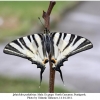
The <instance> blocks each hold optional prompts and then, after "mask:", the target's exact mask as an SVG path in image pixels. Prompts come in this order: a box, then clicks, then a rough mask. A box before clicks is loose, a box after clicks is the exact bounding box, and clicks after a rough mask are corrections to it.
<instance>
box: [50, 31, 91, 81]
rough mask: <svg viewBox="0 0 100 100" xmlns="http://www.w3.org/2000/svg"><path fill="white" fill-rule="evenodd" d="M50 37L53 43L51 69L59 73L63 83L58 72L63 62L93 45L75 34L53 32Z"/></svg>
mask: <svg viewBox="0 0 100 100" xmlns="http://www.w3.org/2000/svg"><path fill="white" fill-rule="evenodd" d="M50 37H51V40H52V43H53V44H52V47H53V50H52V51H53V52H52V57H51V61H52V63H53V68H54V69H55V70H57V71H59V72H60V75H61V79H62V81H63V77H62V73H61V70H60V67H61V66H63V62H64V61H66V60H67V59H68V57H70V56H72V55H74V54H76V53H79V52H82V51H84V50H87V49H90V48H92V47H93V45H92V43H91V42H90V41H89V40H88V39H86V38H84V37H81V36H78V35H75V34H68V33H60V32H53V33H51V35H50Z"/></svg>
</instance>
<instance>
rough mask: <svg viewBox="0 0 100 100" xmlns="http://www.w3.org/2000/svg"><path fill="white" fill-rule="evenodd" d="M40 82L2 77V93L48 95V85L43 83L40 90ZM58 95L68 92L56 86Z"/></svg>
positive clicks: (0, 87) (0, 90) (0, 88)
mask: <svg viewBox="0 0 100 100" xmlns="http://www.w3.org/2000/svg"><path fill="white" fill-rule="evenodd" d="M39 84H40V83H39V82H38V81H37V80H32V79H18V78H17V79H12V78H5V77H0V93H2V92H3V93H41V92H43V93H46V92H48V85H47V84H46V83H44V82H42V84H41V87H40V88H39ZM55 92H56V93H67V92H69V91H68V90H66V89H64V88H62V87H60V86H55Z"/></svg>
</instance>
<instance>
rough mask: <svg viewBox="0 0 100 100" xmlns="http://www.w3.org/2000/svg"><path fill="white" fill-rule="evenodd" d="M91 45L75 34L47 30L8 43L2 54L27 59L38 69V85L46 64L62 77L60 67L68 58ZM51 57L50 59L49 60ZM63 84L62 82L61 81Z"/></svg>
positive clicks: (91, 45)
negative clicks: (49, 63) (50, 65)
mask: <svg viewBox="0 0 100 100" xmlns="http://www.w3.org/2000/svg"><path fill="white" fill-rule="evenodd" d="M92 47H93V44H92V43H91V42H90V41H89V40H88V39H86V38H84V37H82V36H78V35H75V34H69V33H62V32H50V31H49V30H48V29H47V28H45V29H44V33H36V34H32V35H28V36H25V37H21V38H18V39H16V40H13V41H12V42H10V43H8V44H7V45H6V46H5V48H4V50H3V52H4V53H6V54H10V55H15V56H19V57H22V58H25V59H28V60H29V61H31V62H32V64H36V65H37V68H40V69H41V71H40V84H41V81H42V74H43V72H44V70H45V68H46V66H45V65H46V63H48V61H49V60H50V61H51V63H52V68H53V69H54V70H55V71H58V72H59V73H60V77H61V80H62V81H63V76H62V72H61V69H60V67H61V66H63V63H64V62H65V61H67V60H68V58H69V57H70V56H73V55H75V54H76V53H79V52H82V51H85V50H88V49H90V48H92ZM49 55H51V59H49ZM63 82H64V81H63Z"/></svg>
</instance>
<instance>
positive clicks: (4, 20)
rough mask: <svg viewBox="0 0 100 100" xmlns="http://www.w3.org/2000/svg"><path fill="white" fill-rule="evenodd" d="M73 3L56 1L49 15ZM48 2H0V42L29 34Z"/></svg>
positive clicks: (55, 13)
mask: <svg viewBox="0 0 100 100" xmlns="http://www.w3.org/2000/svg"><path fill="white" fill-rule="evenodd" d="M73 3H74V1H57V2H56V5H55V7H54V9H53V11H52V14H51V15H56V16H57V14H59V12H60V11H61V10H62V9H63V8H65V7H68V6H71V5H72V4H73ZM48 5H49V1H6V2H5V1H0V41H2V40H5V39H6V38H8V37H11V36H18V35H24V34H26V33H28V32H29V30H30V29H32V27H34V25H35V24H36V23H37V22H38V17H42V12H43V10H44V11H46V10H47V8H48Z"/></svg>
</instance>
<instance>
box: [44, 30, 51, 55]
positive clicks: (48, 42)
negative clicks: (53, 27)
mask: <svg viewBox="0 0 100 100" xmlns="http://www.w3.org/2000/svg"><path fill="white" fill-rule="evenodd" d="M49 33H50V31H49V30H48V29H47V28H45V29H44V36H45V45H46V51H47V52H48V54H49V53H50V48H51V39H50V34H49Z"/></svg>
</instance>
